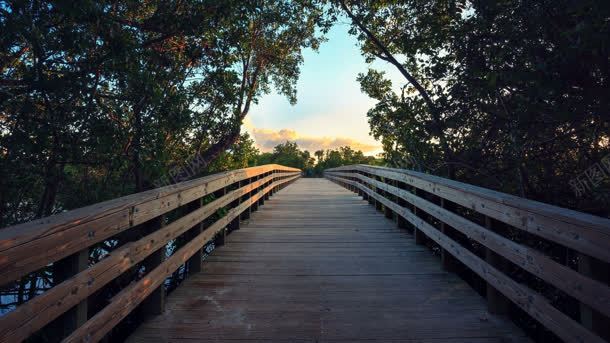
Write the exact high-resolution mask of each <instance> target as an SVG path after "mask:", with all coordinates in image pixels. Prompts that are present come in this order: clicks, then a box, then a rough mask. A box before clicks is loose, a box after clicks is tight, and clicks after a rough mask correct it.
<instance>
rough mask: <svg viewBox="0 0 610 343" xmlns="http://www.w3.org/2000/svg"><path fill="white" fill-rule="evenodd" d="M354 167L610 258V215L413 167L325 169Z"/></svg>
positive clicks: (347, 170)
mask: <svg viewBox="0 0 610 343" xmlns="http://www.w3.org/2000/svg"><path fill="white" fill-rule="evenodd" d="M352 171H360V172H365V173H370V174H373V175H377V176H381V177H384V178H388V179H392V180H397V181H400V182H404V183H407V184H409V185H411V186H414V187H417V188H419V189H421V190H424V191H426V192H430V193H432V194H435V195H437V196H439V197H441V198H444V199H446V200H450V201H453V202H455V203H457V204H459V205H461V206H464V207H467V208H469V209H472V210H474V211H477V212H479V213H481V214H484V215H486V216H489V217H491V218H494V219H496V220H499V221H501V222H503V223H506V224H509V225H511V226H514V227H516V228H518V229H521V230H524V231H526V232H529V233H531V234H534V235H537V236H539V237H543V238H545V239H548V240H550V241H553V242H556V243H559V244H561V245H564V246H566V247H569V248H571V249H574V250H576V251H579V252H581V253H584V254H586V255H589V256H593V257H595V258H598V259H600V260H602V261H605V262H610V219H607V218H602V217H597V216H593V215H590V214H586V213H582V212H577V211H573V210H569V209H566V208H561V207H558V206H553V205H549V204H545V203H541V202H537V201H533V200H528V199H524V198H520V197H517V196H514V195H510V194H506V193H501V192H496V191H493V190H490V189H486V188H481V187H477V186H473V185H470V184H466V183H462V182H458V181H453V180H449V179H444V178H441V177H438V176H434V175H430V174H424V173H419V172H415V171H412V170H404V169H394V168H385V167H377V166H366V165H352V166H344V167H338V168H333V169H328V170H327V171H325V172H327V173H329V174H335V175H337V174H336V173H340V172H352Z"/></svg>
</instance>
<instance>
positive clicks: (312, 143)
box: [246, 125, 381, 153]
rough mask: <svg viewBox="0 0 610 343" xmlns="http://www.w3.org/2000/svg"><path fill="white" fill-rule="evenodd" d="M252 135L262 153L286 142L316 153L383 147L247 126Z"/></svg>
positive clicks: (375, 149)
mask: <svg viewBox="0 0 610 343" xmlns="http://www.w3.org/2000/svg"><path fill="white" fill-rule="evenodd" d="M246 128H247V130H248V132H249V133H250V135H252V137H253V138H254V140H255V141H256V144H257V146H258V148H259V149H260V150H261V151H265V152H266V151H271V150H273V148H274V147H275V146H276V145H278V144H280V143H284V142H286V141H291V142H296V143H297V144H298V145H299V148H301V149H303V150H309V151H310V152H314V151H316V150H323V149H324V150H326V149H336V148H339V147H342V146H350V147H351V148H352V149H355V150H362V152H364V153H373V152H378V151H379V150H380V149H381V147H380V146H379V145H372V144H367V143H363V142H359V141H357V140H355V139H352V138H347V137H311V136H303V135H300V134H298V133H297V132H296V131H295V130H292V129H281V130H272V129H260V128H256V127H253V126H251V125H246Z"/></svg>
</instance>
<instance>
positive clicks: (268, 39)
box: [0, 0, 330, 226]
mask: <svg viewBox="0 0 610 343" xmlns="http://www.w3.org/2000/svg"><path fill="white" fill-rule="evenodd" d="M323 14H324V11H323V8H322V4H321V3H319V2H318V1H315V0H314V1H305V2H294V1H288V0H286V1H281V0H278V1H220V2H218V1H148V2H133V1H85V2H79V3H78V4H73V3H69V2H55V1H2V2H0V32H2V34H1V35H0V51H1V52H0V54H1V55H0V125H1V129H0V160H1V161H0V189H1V192H0V226H6V225H9V224H13V223H16V222H19V221H24V220H29V219H32V218H35V217H41V216H45V215H49V214H52V213H55V212H58V211H62V210H65V209H70V208H74V207H79V206H83V205H86V204H88V203H93V202H97V201H101V200H105V199H108V198H112V197H116V196H119V195H123V194H127V193H131V192H134V191H142V190H145V189H149V188H152V187H154V186H155V185H158V184H159V183H158V182H157V181H158V180H160V179H162V178H163V177H164V176H166V175H168V173H169V172H170V171H171V170H172V169H175V168H177V167H179V166H180V164H183V163H185V162H184V161H187V162H186V163H188V161H189V160H190V159H193V156H196V157H197V158H198V161H199V162H200V163H199V168H200V170H201V172H203V173H205V172H209V171H211V170H213V169H214V168H208V166H210V164H212V163H214V161H217V160H218V158H219V157H220V156H221V155H226V154H227V153H228V152H231V151H233V152H234V155H233V157H232V158H238V157H237V155H239V154H242V153H243V154H245V155H248V153H247V152H244V151H241V150H240V149H242V147H243V144H242V142H240V138H241V123H242V120H243V119H244V117H245V116H246V115H247V113H248V111H249V109H250V106H251V105H252V103H254V102H256V101H258V99H259V98H260V96H261V95H263V94H265V93H267V92H269V91H270V90H271V89H276V90H277V91H278V92H279V93H281V94H284V95H285V96H286V97H288V99H289V100H290V101H291V102H295V101H296V89H295V82H296V80H297V79H298V76H299V66H300V64H301V63H302V62H303V57H302V50H303V49H304V48H313V49H317V47H318V46H319V44H320V42H321V41H322V35H323V33H324V32H325V31H326V30H327V28H328V26H329V24H330V21H329V20H328V19H327V18H326V17H325V16H324V15H323ZM246 158H247V157H246ZM242 164H243V163H241V162H231V163H229V164H225V167H233V166H236V165H240V166H241V165H242ZM221 165H223V163H219V162H216V165H215V167H216V168H218V167H220V166H221ZM24 171H26V172H24ZM166 181H168V182H170V183H171V182H175V181H181V180H174V179H169V180H166ZM25 185H27V186H25Z"/></svg>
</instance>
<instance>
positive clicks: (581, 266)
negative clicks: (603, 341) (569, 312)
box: [577, 253, 610, 337]
mask: <svg viewBox="0 0 610 343" xmlns="http://www.w3.org/2000/svg"><path fill="white" fill-rule="evenodd" d="M577 259H578V272H579V273H581V274H583V275H584V276H587V277H589V278H592V279H597V280H600V281H602V282H604V283H607V282H608V274H607V272H606V273H604V271H606V270H607V269H606V268H604V266H603V265H602V263H600V262H597V261H596V260H595V259H593V258H592V257H590V256H588V255H585V254H581V253H578V254H577ZM578 305H579V315H580V323H581V324H582V326H584V327H585V328H587V329H589V330H591V331H592V332H595V333H597V334H599V335H600V336H601V337H610V328H609V327H608V323H607V322H606V321H605V320H604V317H603V316H602V315H600V314H599V313H598V312H597V311H595V310H593V309H592V308H591V307H590V306H588V305H586V304H583V303H579V304H578Z"/></svg>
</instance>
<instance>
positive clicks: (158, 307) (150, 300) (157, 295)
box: [141, 215, 167, 316]
mask: <svg viewBox="0 0 610 343" xmlns="http://www.w3.org/2000/svg"><path fill="white" fill-rule="evenodd" d="M163 226H165V215H161V216H159V217H157V218H155V219H152V220H150V222H148V223H147V224H146V226H145V228H144V229H145V232H146V233H152V232H154V231H156V230H158V229H160V228H162V227H163ZM166 255H167V252H166V248H165V247H162V248H160V249H159V250H157V251H155V252H153V253H152V254H150V255H149V256H148V257H147V258H146V259H145V260H144V262H143V265H144V266H145V268H146V272H147V273H148V272H150V271H151V270H153V269H155V268H156V267H157V266H159V265H160V264H161V263H163V261H164V260H165V257H166ZM141 308H142V313H143V314H145V315H147V316H149V315H158V314H161V313H163V311H164V309H165V283H162V284H161V285H160V286H159V287H157V289H155V290H154V291H153V292H152V293H151V294H150V295H149V296H148V297H147V298H146V299H144V301H143V302H142V305H141Z"/></svg>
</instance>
